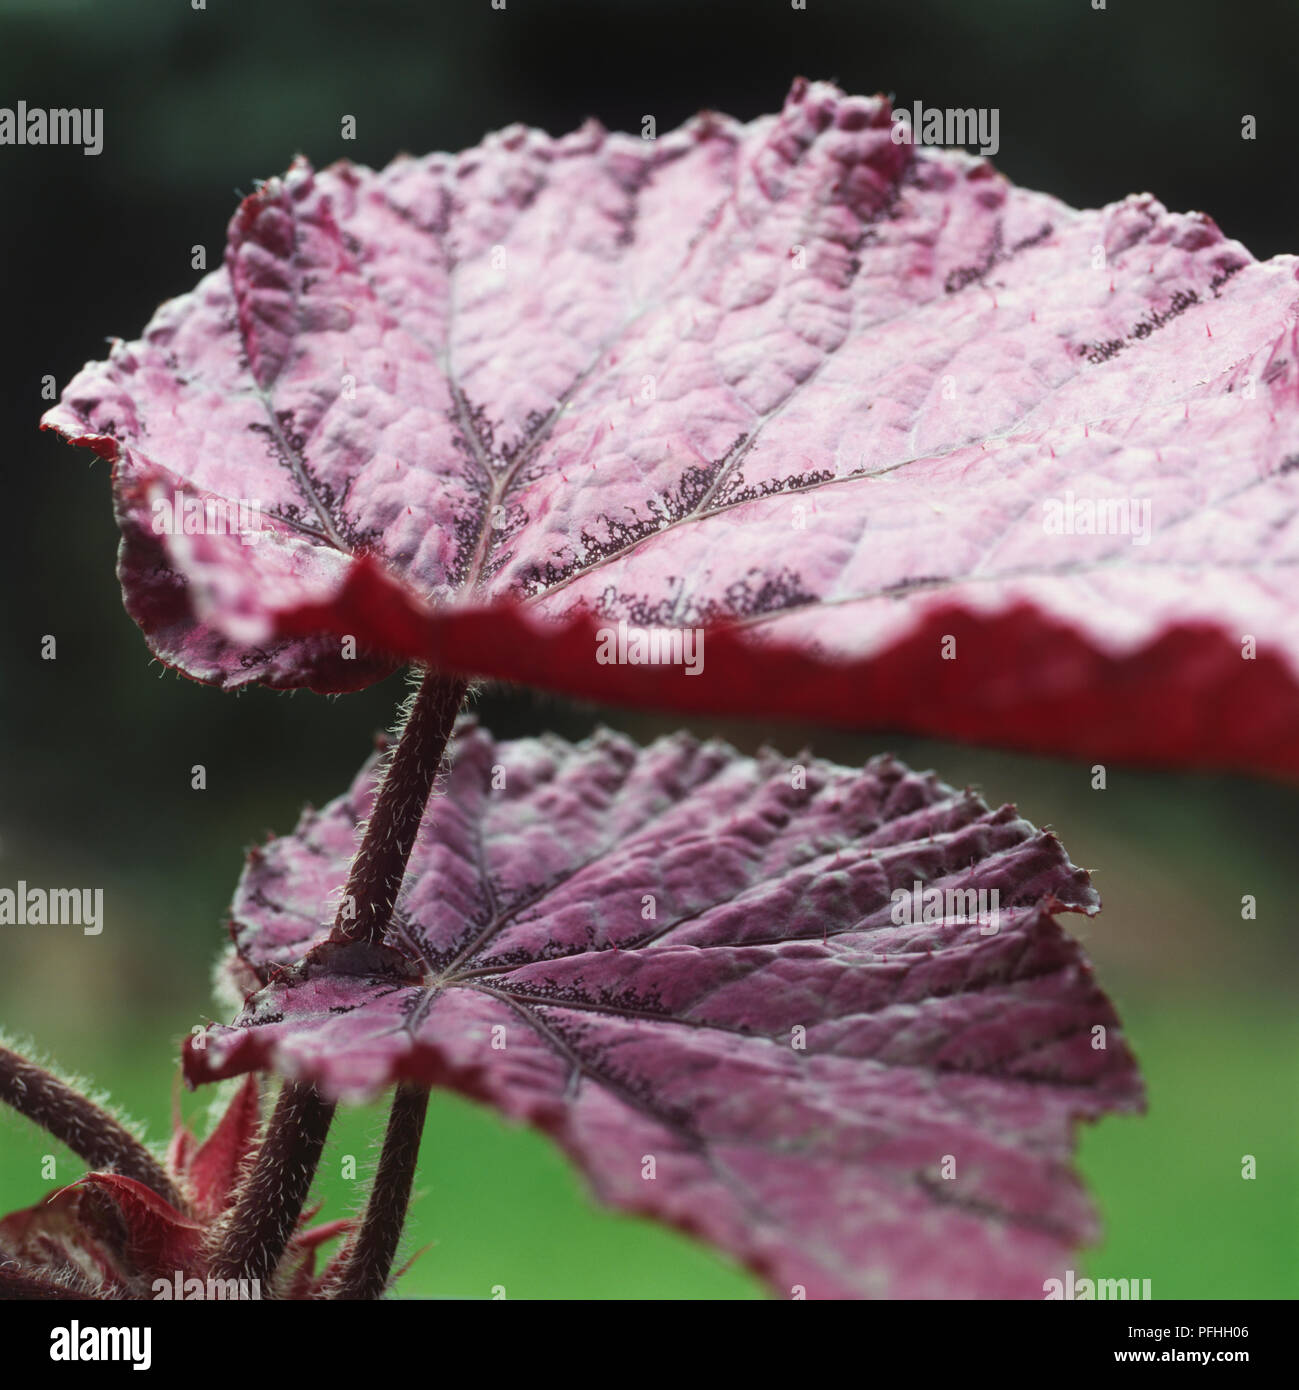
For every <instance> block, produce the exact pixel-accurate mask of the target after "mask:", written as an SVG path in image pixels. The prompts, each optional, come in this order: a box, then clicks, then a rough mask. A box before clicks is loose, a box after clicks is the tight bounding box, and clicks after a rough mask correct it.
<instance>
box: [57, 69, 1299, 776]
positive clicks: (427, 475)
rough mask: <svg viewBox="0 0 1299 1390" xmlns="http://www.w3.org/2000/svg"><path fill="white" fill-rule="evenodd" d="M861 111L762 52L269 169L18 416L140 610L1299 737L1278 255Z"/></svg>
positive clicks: (755, 688)
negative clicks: (542, 122)
mask: <svg viewBox="0 0 1299 1390" xmlns="http://www.w3.org/2000/svg"><path fill="white" fill-rule="evenodd" d="M896 133H897V127H896V126H895V124H894V122H893V121H892V120H891V113H890V109H889V106H888V104H887V102H885V101H884V100H883V99H880V98H873V99H868V98H856V97H847V96H844V95H842V94H841V93H840V92H838V91H837V90H835V89H834V88H833V87H830V86H828V85H825V84H808V83H806V82H803V81H801V80H800V81H799V82H797V83H795V85H794V88H793V90H792V91H791V93H790V95H789V98H788V100H787V102H786V104H785V107H784V110H783V111H782V112H781V113H780V114H779V115H778V116H772V117H766V118H763V119H761V120H757V121H755V122H753V123H751V124H748V125H743V124H740V123H737V122H735V121H733V120H730V119H728V118H726V117H722V116H717V115H713V114H705V115H701V116H699V117H697V118H696V119H694V120H692V121H690V122H688V123H687V124H686V125H684V126H683V127H681V128H680V129H679V130H676V131H673V132H671V133H669V134H666V135H663V136H662V137H660V138H659V139H657V140H652V141H651V140H642V139H639V138H635V137H632V136H625V135H609V134H606V133H605V132H604V131H603V130H602V129H601V128H600V127H599V126H598V125H596V124H594V123H589V124H587V125H586V126H584V127H582V129H580V130H578V131H576V132H574V133H573V134H571V135H568V136H565V137H563V138H562V139H552V138H550V137H549V136H547V135H544V134H542V133H540V132H537V131H532V130H525V129H523V128H522V127H512V128H510V129H508V130H506V131H503V132H501V133H500V134H498V135H494V136H491V137H489V138H488V139H487V140H485V141H484V143H483V144H482V145H481V146H479V147H478V148H476V149H472V150H468V151H466V152H464V153H462V154H460V155H456V156H448V155H442V154H436V155H431V156H429V157H427V158H424V159H410V158H401V159H398V160H396V161H394V163H392V164H391V165H389V166H388V167H387V168H386V169H385V170H383V171H381V172H378V173H376V172H373V171H371V170H369V169H365V168H362V167H358V166H354V165H351V164H348V163H345V162H344V163H339V164H335V165H333V166H331V167H330V168H328V169H325V170H323V171H319V172H314V171H313V170H312V169H311V168H310V167H309V166H308V165H307V164H306V163H305V161H303V160H298V161H297V162H296V163H295V164H294V166H293V168H292V169H291V170H290V171H289V173H288V174H287V175H286V176H285V177H283V178H275V179H271V180H269V181H267V182H266V183H265V184H264V185H263V186H262V187H260V188H259V189H258V191H256V192H255V193H253V194H251V195H250V196H249V197H247V198H246V199H245V200H244V202H243V203H242V204H241V206H240V208H239V210H238V212H237V213H236V215H235V217H234V219H233V221H232V222H231V224H230V231H229V241H228V245H227V251H226V259H225V264H224V266H223V267H222V268H221V269H219V270H217V271H215V272H213V273H212V274H210V275H209V276H208V277H207V278H206V279H204V280H203V281H202V282H201V283H200V285H199V286H198V288H197V289H196V290H195V291H194V292H193V293H191V294H189V295H186V296H184V297H182V298H180V299H177V300H175V301H172V302H171V303H169V304H167V305H165V306H163V308H162V309H160V310H159V312H158V314H157V316H156V317H155V318H154V320H153V322H152V323H151V324H150V325H149V327H148V328H147V329H146V331H145V335H144V337H143V339H142V340H141V341H139V342H135V343H130V344H126V343H122V342H118V343H116V344H115V346H114V347H113V350H112V352H111V354H110V356H109V359H108V361H107V362H104V363H98V364H92V365H89V366H87V367H86V368H85V370H84V371H82V372H81V373H80V374H79V375H78V376H77V377H76V379H75V380H74V381H73V382H72V383H71V384H70V386H69V387H68V388H67V390H66V391H65V392H64V396H63V399H62V402H61V403H60V404H59V405H57V406H56V407H55V408H54V409H52V410H51V411H50V412H49V414H48V415H47V416H46V419H45V425H46V427H47V428H53V429H57V430H58V431H60V432H61V433H62V434H63V435H64V436H66V437H67V438H68V439H70V440H72V441H74V442H76V443H80V444H85V445H88V446H90V447H91V448H93V449H95V450H96V451H97V452H99V453H101V454H103V455H104V456H106V457H108V458H111V459H113V460H114V486H115V497H116V506H117V513H118V519H119V523H120V526H121V530H122V548H121V554H120V564H119V570H120V575H121V579H122V584H123V588H124V593H125V599H126V604H127V607H128V608H129V610H130V611H131V613H132V615H133V616H134V617H135V618H136V620H137V621H138V622H139V623H140V625H141V627H142V628H143V629H144V631H145V634H146V636H147V637H148V640H149V642H150V644H151V645H152V647H153V650H154V651H155V652H156V653H157V655H158V656H159V657H161V658H162V659H163V660H164V661H166V662H168V663H171V664H172V665H175V666H178V667H179V668H180V669H181V670H182V671H184V672H185V673H186V674H188V675H190V676H193V677H195V678H196V679H199V680H203V681H209V682H214V683H216V684H219V685H223V686H227V687H231V686H239V685H242V684H245V683H248V682H252V681H261V682H264V683H267V684H270V685H273V686H278V687H294V686H308V687H311V688H313V689H317V690H345V689H353V688H357V687H359V686H363V685H365V684H367V683H369V682H370V681H372V680H374V679H376V678H377V677H379V676H381V675H383V674H385V673H386V672H387V671H389V670H390V669H392V666H393V664H394V660H395V659H396V658H399V657H400V658H405V659H414V660H419V661H424V662H428V663H430V664H432V665H435V666H439V667H441V668H443V669H445V670H453V671H461V672H468V673H473V674H481V675H487V676H495V677H502V678H506V679H510V680H515V681H522V682H527V683H530V684H534V685H540V686H550V687H552V688H556V689H559V690H563V691H567V692H569V693H572V694H576V695H580V696H585V697H591V698H596V699H601V700H606V701H629V702H635V703H641V704H651V705H658V706H669V707H674V708H679V709H688V710H714V711H729V712H737V711H751V712H767V713H785V714H791V713H792V714H799V715H805V716H809V717H812V718H816V719H818V720H822V721H833V722H839V723H848V724H857V725H871V726H875V727H881V726H892V727H898V728H906V729H912V730H920V731H925V732H930V733H938V734H946V735H954V736H957V737H962V738H969V739H977V740H988V741H996V742H1000V743H1003V744H1008V745H1016V746H1020V747H1026V748H1035V749H1044V750H1054V751H1064V752H1069V753H1075V754H1082V755H1084V756H1087V757H1089V758H1091V757H1095V758H1125V757H1126V758H1134V759H1144V760H1147V761H1154V762H1165V763H1172V764H1201V763H1211V764H1221V765H1233V766H1238V767H1244V768H1251V769H1256V770H1265V771H1275V770H1284V771H1289V772H1294V771H1297V770H1299V718H1296V710H1299V676H1297V674H1296V668H1297V666H1299V619H1297V617H1296V602H1295V589H1294V584H1293V583H1292V581H1291V577H1290V576H1291V575H1292V573H1293V570H1294V566H1295V562H1296V559H1297V558H1299V528H1296V526H1295V525H1294V524H1293V517H1294V515H1295V508H1296V501H1297V500H1299V467H1296V464H1297V463H1299V409H1297V408H1296V395H1297V392H1299V339H1297V338H1296V334H1297V333H1299V330H1297V329H1296V323H1295V316H1294V305H1295V302H1296V293H1297V292H1296V285H1295V278H1296V263H1295V261H1294V259H1293V258H1291V257H1279V258H1276V259H1274V260H1272V261H1269V262H1266V263H1259V262H1257V261H1255V260H1254V259H1253V258H1252V257H1251V256H1250V255H1249V253H1248V252H1247V251H1246V250H1245V249H1244V248H1243V247H1241V246H1240V245H1238V244H1237V243H1235V242H1233V241H1230V240H1227V239H1226V238H1224V237H1223V235H1222V234H1221V232H1220V231H1219V230H1218V229H1217V227H1216V226H1215V225H1214V224H1213V223H1212V222H1211V221H1210V220H1209V219H1208V218H1207V217H1204V216H1202V215H1200V214H1191V215H1176V214H1171V213H1169V212H1167V211H1166V210H1165V209H1164V208H1163V207H1162V206H1161V205H1160V204H1159V203H1158V202H1156V201H1155V200H1154V199H1153V198H1151V197H1149V196H1146V195H1142V196H1137V197H1131V198H1128V199H1126V200H1124V201H1123V202H1120V203H1116V204H1113V205H1111V206H1109V207H1106V208H1103V209H1101V210H1099V211H1086V212H1078V211H1075V210H1073V209H1071V208H1069V207H1066V206H1064V205H1063V204H1061V203H1060V202H1058V201H1056V200H1055V199H1053V198H1050V197H1047V196H1044V195H1042V194H1038V193H1033V192H1028V191H1025V190H1023V189H1018V188H1015V187H1013V186H1012V185H1010V184H1009V183H1008V182H1007V181H1006V180H1005V179H1004V178H1002V177H1001V176H1000V175H998V174H997V173H996V172H995V171H994V170H993V168H992V167H991V166H990V165H989V164H988V163H986V162H985V161H983V160H979V159H974V158H971V157H967V156H965V155H962V154H958V153H948V152H943V151H936V150H933V149H927V148H924V147H921V146H917V145H912V144H908V143H900V142H899V141H898V140H897V139H895V138H894V137H895V134H896ZM205 507H207V508H208V510H207V511H206V513H205V510H204V509H205ZM232 531H233V532H234V533H235V534H230V532H232ZM254 533H256V539H255V542H254ZM620 623H626V624H628V625H629V626H630V627H631V628H645V627H651V628H654V627H667V628H673V629H704V630H706V632H707V648H706V653H705V655H706V660H704V661H703V663H702V670H699V671H698V673H697V674H695V675H691V674H688V673H687V669H686V668H685V667H683V665H682V664H680V663H669V664H639V665H635V664H633V665H627V664H620V663H619V662H618V661H616V660H615V661H609V662H606V661H604V660H600V659H598V658H597V654H598V652H599V650H600V646H599V644H600V643H601V642H602V641H606V640H607V639H608V637H609V630H612V629H614V628H616V627H617V625H618V624H620ZM348 639H351V640H350V641H349V640H348ZM669 654H671V653H669ZM633 660H634V658H633Z"/></svg>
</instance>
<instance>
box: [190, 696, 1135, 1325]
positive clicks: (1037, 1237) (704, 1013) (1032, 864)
mask: <svg viewBox="0 0 1299 1390" xmlns="http://www.w3.org/2000/svg"><path fill="white" fill-rule="evenodd" d="M452 751H453V754H454V761H453V763H452V770H451V772H450V775H449V778H448V781H447V786H446V794H445V796H444V797H442V798H440V799H438V800H436V801H435V802H433V803H432V804H431V807H430V813H429V815H428V816H427V817H426V821H425V825H424V827H423V830H422V832H421V835H420V838H419V840H418V842H417V843H416V846H415V849H414V851H413V853H412V855H411V858H410V862H409V867H408V872H407V877H406V882H405V885H404V888H403V891H402V894H401V897H400V899H399V901H398V905H397V910H396V912H395V914H394V917H393V921H392V924H391V926H390V928H389V932H388V935H387V938H386V945H377V946H376V945H367V944H363V943H351V944H349V943H337V942H330V941H327V940H326V937H327V936H328V934H329V930H330V927H331V925H332V923H333V919H334V914H335V910H336V907H337V894H338V890H339V887H340V885H341V884H342V883H343V882H344V881H345V880H346V878H347V871H348V863H349V860H350V857H351V855H352V853H353V852H354V850H355V844H356V826H357V825H358V823H360V822H361V821H363V820H364V818H365V817H366V816H367V815H368V813H369V810H370V807H371V805H372V802H373V794H374V787H373V780H374V767H373V764H371V765H369V766H367V768H366V769H365V770H363V771H362V773H361V775H360V776H359V777H358V779H357V781H356V783H355V784H354V786H353V788H352V790H351V792H350V793H349V794H348V795H347V796H345V797H341V798H339V799H338V800H337V801H335V802H333V803H331V804H330V805H329V806H328V807H326V808H325V809H324V810H323V811H320V812H309V813H307V814H306V815H305V816H304V817H303V819H302V822H301V823H300V825H299V827H298V830H297V831H296V833H295V834H294V835H293V836H290V837H286V838H284V839H280V840H277V841H274V842H272V843H271V844H270V845H268V846H266V847H264V848H262V849H259V850H258V851H256V852H255V853H254V855H253V856H252V857H251V859H250V862H249V865H248V867H247V869H246V871H245V874H244V877H243V880H242V882H241V884H240V887H239V890H238V893H237V896H236V900H235V905H234V920H233V931H234V939H235V953H234V955H233V956H232V959H231V962H230V968H231V971H232V973H233V976H234V978H235V979H237V980H241V981H243V982H245V983H246V984H249V985H251V986H253V987H254V992H253V993H252V994H251V995H250V997H249V998H248V1000H247V1002H246V1005H245V1007H244V1009H243V1011H242V1013H241V1014H240V1016H239V1017H238V1018H237V1019H236V1021H235V1023H234V1025H233V1026H232V1027H230V1028H220V1027H216V1028H212V1029H210V1030H209V1031H208V1032H207V1034H206V1035H205V1036H204V1037H202V1038H201V1039H198V1040H197V1042H196V1041H195V1040H191V1042H190V1044H189V1045H187V1050H186V1072H187V1076H188V1077H189V1079H190V1080H191V1081H192V1082H200V1081H205V1080H213V1079H216V1078H219V1077H224V1076H230V1075H234V1074H236V1073H239V1072H243V1071H247V1070H251V1069H255V1068H273V1069H275V1070H278V1071H280V1072H282V1073H283V1074H285V1075H286V1076H288V1077H290V1078H293V1079H294V1080H297V1081H300V1082H307V1083H310V1084H313V1085H315V1086H316V1087H317V1088H318V1089H319V1091H320V1093H321V1094H322V1095H323V1096H324V1097H326V1098H328V1099H342V1098H348V1099H360V1098H368V1097H370V1096H373V1095H374V1094H375V1093H376V1092H378V1091H379V1090H380V1089H382V1088H383V1087H385V1086H387V1085H390V1084H392V1083H393V1082H396V1081H402V1080H409V1081H415V1082H419V1083H422V1084H428V1085H440V1086H446V1087H449V1088H451V1089H454V1090H457V1091H460V1092H462V1093H463V1094H466V1095H469V1096H472V1097H475V1098H477V1099H480V1100H484V1101H487V1102H488V1103H490V1104H492V1105H494V1106H496V1107H497V1108H498V1109H499V1110H501V1111H502V1112H503V1113H504V1114H505V1115H507V1116H508V1117H510V1118H512V1119H518V1120H525V1121H527V1122H529V1123H531V1124H534V1125H537V1126H539V1127H540V1128H541V1129H543V1130H545V1131H546V1132H548V1133H550V1134H552V1135H553V1136H554V1137H555V1139H556V1140H557V1141H558V1142H559V1143H560V1144H561V1145H562V1147H563V1148H564V1149H565V1151H566V1152H567V1153H568V1154H569V1155H570V1156H571V1157H572V1158H573V1159H574V1161H575V1162H576V1163H577V1164H578V1165H579V1166H580V1167H581V1168H582V1169H583V1171H584V1172H585V1173H586V1174H587V1176H588V1177H589V1179H590V1180H591V1182H592V1184H593V1186H594V1188H595V1190H596V1192H597V1194H598V1195H599V1196H600V1197H601V1198H602V1199H603V1200H604V1201H606V1202H608V1203H610V1204H611V1205H613V1206H616V1207H619V1208H622V1209H624V1210H627V1211H631V1212H637V1213H642V1214H645V1215H649V1216H653V1217H656V1218H658V1219H660V1220H663V1221H666V1222H668V1223H670V1224H672V1225H674V1226H676V1227H679V1228H681V1229H683V1230H685V1231H688V1232H691V1233H693V1234H695V1235H697V1236H699V1237H700V1238H702V1239H704V1240H707V1241H709V1242H710V1243H712V1244H714V1245H716V1246H718V1247H719V1248H721V1249H722V1250H725V1251H727V1252H729V1253H730V1254H732V1255H734V1256H735V1257H737V1258H738V1259H740V1260H742V1261H743V1262H744V1263H745V1264H746V1265H747V1266H749V1267H750V1268H751V1269H753V1270H755V1271H757V1272H758V1273H759V1274H761V1275H762V1276H764V1277H765V1278H766V1279H767V1280H768V1281H769V1283H770V1284H771V1286H772V1287H773V1289H774V1290H775V1291H776V1292H777V1293H778V1294H780V1295H782V1296H785V1297H799V1296H803V1295H806V1296H807V1297H817V1298H823V1297H893V1298H909V1297H1038V1298H1040V1297H1042V1294H1043V1289H1042V1285H1043V1281H1044V1280H1045V1279H1047V1278H1049V1277H1055V1276H1058V1275H1059V1274H1060V1272H1061V1270H1062V1269H1063V1267H1064V1266H1065V1265H1066V1264H1067V1263H1068V1260H1069V1256H1070V1254H1071V1252H1072V1251H1073V1250H1074V1249H1075V1248H1076V1247H1077V1246H1079V1245H1080V1244H1083V1243H1086V1242H1087V1241H1089V1240H1091V1239H1093V1238H1094V1237H1095V1234H1096V1227H1095V1221H1094V1216H1093V1213H1092V1210H1091V1206H1090V1203H1089V1202H1088V1200H1087V1197H1086V1195H1085V1193H1084V1192H1083V1190H1082V1187H1081V1185H1080V1183H1079V1182H1078V1180H1077V1178H1076V1177H1075V1175H1074V1174H1073V1172H1072V1169H1071V1157H1072V1150H1073V1129H1074V1123H1075V1121H1076V1120H1078V1119H1094V1118H1096V1117H1098V1116H1100V1115H1103V1114H1105V1113H1108V1112H1118V1111H1134V1110H1139V1109H1141V1108H1142V1105H1143V1096H1142V1087H1141V1083H1140V1078H1139V1076H1138V1073H1137V1069H1136V1065H1135V1062H1134V1060H1133V1058H1132V1055H1131V1053H1130V1052H1129V1050H1128V1047H1127V1045H1126V1043H1125V1041H1124V1039H1123V1036H1122V1033H1121V1031H1120V1028H1119V1023H1118V1019H1117V1017H1116V1015H1115V1012H1114V1009H1113V1007H1112V1006H1111V1004H1110V1002H1109V1001H1108V999H1107V998H1106V997H1105V995H1104V994H1103V993H1102V992H1101V991H1100V990H1099V989H1098V988H1097V986H1096V984H1095V982H1094V981H1093V979H1092V975H1091V970H1090V967H1089V965H1088V963H1087V961H1086V959H1085V957H1084V956H1083V954H1082V952H1081V950H1080V949H1079V947H1078V945H1077V944H1076V943H1075V942H1074V941H1073V940H1072V939H1071V938H1070V937H1068V936H1067V935H1066V934H1065V933H1064V932H1063V931H1062V930H1061V929H1060V927H1059V926H1058V925H1057V923H1056V922H1055V921H1054V919H1053V918H1052V916H1051V913H1052V912H1053V911H1057V910H1064V911H1077V912H1084V913H1088V914H1090V913H1094V912H1096V911H1097V910H1098V908H1099V899H1098V897H1097V895H1096V893H1095V890H1094V889H1093V888H1092V886H1091V883H1090V881H1089V879H1088V877H1087V875H1086V873H1085V872H1084V871H1083V870H1081V869H1078V868H1077V867H1075V866H1074V865H1073V864H1071V863H1070V861H1069V859H1068V857H1067V856H1066V854H1065V852H1064V850H1063V848H1062V847H1061V845H1060V843H1059V841H1058V840H1057V839H1056V838H1055V837H1054V836H1053V835H1051V834H1049V833H1047V832H1043V831H1040V830H1038V829H1036V828H1035V827H1033V826H1032V825H1030V824H1029V823H1028V822H1027V821H1025V820H1023V819H1021V818H1020V817H1019V816H1018V815H1017V814H1016V813H1015V811H1014V809H1013V808H1012V807H1002V808H1001V809H1000V810H990V809H989V808H988V807H987V806H986V805H985V803H984V802H983V801H981V800H980V799H979V798H978V797H977V796H975V795H974V794H973V793H972V792H970V791H963V792H958V791H954V790H953V789H952V788H950V787H948V786H946V785H944V784H943V783H942V782H941V781H939V780H938V779H937V778H936V777H935V776H934V775H933V774H921V773H916V772H913V771H911V770H910V769H908V768H906V767H905V766H903V765H902V764H900V763H899V762H897V761H895V760H894V759H892V758H888V757H882V758H875V759H873V760H872V761H871V762H870V763H868V764H867V765H866V766H865V767H864V768H862V769H860V770H850V769H846V768H841V767H836V766H833V765H831V764H828V763H825V762H822V761H819V760H816V759H812V758H807V757H802V758H799V759H795V760H789V759H784V758H780V757H778V756H777V755H775V754H773V753H763V754H762V755H760V756H759V757H758V758H756V759H753V758H748V757H744V756H741V755H740V754H738V753H736V752H735V751H734V750H732V749H730V748H728V747H726V746H724V745H721V744H718V743H705V744H701V743H698V742H696V741H694V740H692V739H690V738H688V737H685V736H681V735H678V736H674V737H671V738H667V739H663V740H660V741H659V742H658V743H655V744H654V745H652V746H651V747H649V748H646V749H639V748H637V747H636V746H635V745H633V744H631V743H630V742H628V741H627V740H625V739H623V738H620V737H618V736H616V735H613V734H609V733H601V734H598V735H597V736H595V737H593V738H591V739H589V740H587V741H586V742H584V743H581V744H578V745H569V744H567V743H564V742H563V741H561V740H559V739H557V738H554V737H545V738H541V739H528V740H521V741H518V742H513V743H496V742H495V741H494V740H493V739H492V738H491V737H490V736H489V735H488V734H487V733H486V732H484V731H483V730H481V729H479V728H477V727H476V726H475V725H473V724H472V723H471V722H469V721H465V722H462V724H461V725H460V726H459V729H458V732H457V737H456V738H455V740H454V742H453V749H452ZM304 953H305V954H304Z"/></svg>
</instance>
